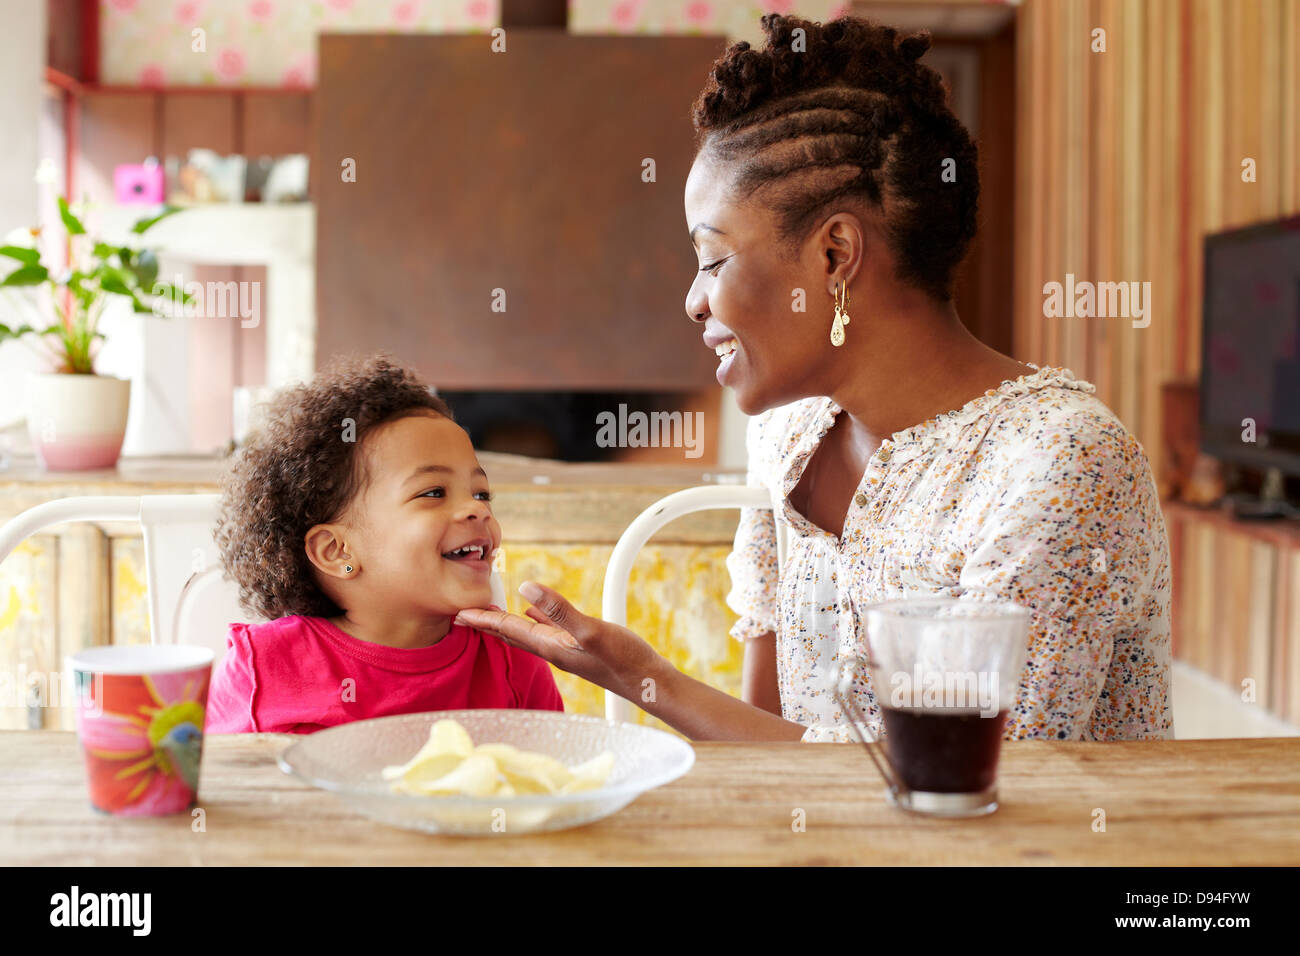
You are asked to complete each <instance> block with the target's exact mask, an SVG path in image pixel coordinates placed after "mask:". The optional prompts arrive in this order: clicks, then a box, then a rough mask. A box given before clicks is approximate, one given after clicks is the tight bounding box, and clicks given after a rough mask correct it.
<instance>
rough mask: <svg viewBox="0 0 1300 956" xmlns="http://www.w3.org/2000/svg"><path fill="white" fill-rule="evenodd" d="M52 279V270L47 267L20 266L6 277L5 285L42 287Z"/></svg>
mask: <svg viewBox="0 0 1300 956" xmlns="http://www.w3.org/2000/svg"><path fill="white" fill-rule="evenodd" d="M49 277H50V270H49V269H47V268H45V266H19V267H18V268H17V269H15V270H14V271H13V272H11V273H9V274H8V275H7V276H5V277H4V281H3V282H0V286H3V285H10V286H12V285H40V284H41V283H42V282H44V281H45V280H46V279H48V278H49Z"/></svg>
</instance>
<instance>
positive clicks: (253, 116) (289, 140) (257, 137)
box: [243, 93, 311, 157]
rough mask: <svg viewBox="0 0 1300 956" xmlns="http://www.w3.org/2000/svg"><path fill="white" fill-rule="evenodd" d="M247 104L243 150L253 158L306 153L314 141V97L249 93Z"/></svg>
mask: <svg viewBox="0 0 1300 956" xmlns="http://www.w3.org/2000/svg"><path fill="white" fill-rule="evenodd" d="M243 99H244V102H243V120H244V123H243V151H244V154H245V155H247V156H249V157H256V156H284V155H286V154H288V153H305V152H307V150H308V148H309V144H310V142H311V129H310V117H311V96H310V94H307V93H248V94H246V95H245V96H244V98H243Z"/></svg>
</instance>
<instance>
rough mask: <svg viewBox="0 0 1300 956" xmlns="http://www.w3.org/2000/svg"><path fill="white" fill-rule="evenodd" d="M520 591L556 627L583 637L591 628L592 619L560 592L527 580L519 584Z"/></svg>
mask: <svg viewBox="0 0 1300 956" xmlns="http://www.w3.org/2000/svg"><path fill="white" fill-rule="evenodd" d="M519 593H520V594H521V595H523V597H524V599H525V600H526V601H528V602H529V603H531V604H532V605H533V607H534V608H536V609H537V610H538V611H540V612H541V613H542V614H543V615H545V616H546V619H547V620H548V621H549V622H550V623H551V624H553V625H554V626H555V627H558V628H562V629H563V630H566V631H568V632H569V633H570V634H573V635H574V636H576V637H583V636H585V635H586V634H587V633H588V632H589V631H590V630H591V625H592V619H591V618H589V617H587V615H585V614H583V613H582V612H581V611H579V610H578V609H577V608H575V607H574V606H573V605H572V604H570V603H569V602H568V600H567V599H566V598H565V597H564V595H562V594H560V592H558V591H554V590H552V589H551V588H548V587H545V586H544V585H541V584H538V583H537V582H536V581H525V582H524V583H523V584H521V585H519Z"/></svg>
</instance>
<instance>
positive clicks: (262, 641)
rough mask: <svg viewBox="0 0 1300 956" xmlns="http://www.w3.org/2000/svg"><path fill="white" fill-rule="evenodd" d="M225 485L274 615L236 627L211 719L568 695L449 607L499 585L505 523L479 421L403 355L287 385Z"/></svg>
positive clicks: (248, 579)
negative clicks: (478, 449) (471, 430)
mask: <svg viewBox="0 0 1300 956" xmlns="http://www.w3.org/2000/svg"><path fill="white" fill-rule="evenodd" d="M222 491H223V494H222V509H221V517H220V519H219V521H218V524H217V532H216V540H217V545H218V547H219V548H220V551H221V557H222V562H223V564H224V565H225V569H226V572H227V574H228V575H229V576H230V577H231V578H233V579H234V580H235V582H236V583H238V585H239V592H240V601H241V603H242V604H243V605H244V606H245V607H246V608H248V609H249V610H251V611H255V612H257V613H259V614H261V615H262V616H263V617H265V618H268V621H267V623H264V624H232V625H230V634H229V637H228V638H227V645H228V648H229V649H228V651H227V652H226V656H225V658H224V660H223V661H222V663H221V665H220V666H219V667H218V669H217V671H216V673H215V674H214V675H213V679H212V685H211V688H210V690H209V694H208V716H207V730H208V731H209V732H210V733H243V732H253V731H273V732H290V733H311V732H312V731H315V730H319V729H321V728H322V727H331V726H333V725H335V724H341V723H346V722H347V721H351V720H362V719H364V718H367V717H380V716H384V715H386V714H406V713H417V712H421V711H432V710H454V709H458V708H490V707H520V708H528V709H534V710H563V709H564V703H563V701H562V700H561V699H560V694H559V691H558V690H557V689H556V686H555V681H554V679H553V678H552V676H551V671H550V667H549V665H547V664H546V662H545V661H543V660H542V659H540V658H538V657H534V656H533V655H532V654H529V653H527V652H525V651H521V650H518V649H515V648H512V647H510V646H508V645H507V644H505V643H504V642H502V641H501V640H500V639H499V638H497V637H494V636H491V635H486V634H483V633H481V632H479V631H477V630H474V629H473V628H470V627H464V626H461V625H455V624H453V623H452V619H453V618H454V617H455V615H456V613H457V612H458V611H460V610H461V609H462V608H467V607H482V606H485V605H486V604H487V603H489V602H490V601H491V588H490V585H489V582H490V577H491V569H492V558H493V555H494V554H495V552H496V550H497V548H498V547H500V545H501V527H500V525H499V524H497V521H496V519H495V518H494V517H493V516H492V506H491V504H490V503H489V502H490V501H491V498H492V495H491V493H490V492H489V491H488V481H487V475H486V474H485V473H484V471H483V469H482V468H481V467H479V463H478V459H477V457H476V456H475V454H474V448H473V446H472V445H471V444H470V441H469V436H468V435H466V434H465V432H464V430H463V429H461V428H460V427H459V426H458V425H457V424H456V423H455V422H454V421H452V417H451V411H450V409H449V408H448V407H447V405H446V404H445V403H444V402H443V401H442V400H441V399H439V398H437V397H436V396H434V395H433V394H432V393H431V392H430V391H429V389H428V388H427V387H426V386H424V385H422V384H421V383H420V382H419V381H418V380H417V379H416V378H415V376H414V375H413V374H411V373H410V372H409V371H407V370H406V369H403V368H400V367H398V366H395V365H392V364H390V363H389V362H388V361H387V360H386V359H383V358H374V359H370V360H369V361H365V362H357V361H351V362H347V363H343V364H338V365H335V366H334V367H333V368H331V369H330V370H328V371H326V372H323V373H322V374H320V375H319V376H318V377H317V378H316V379H315V381H313V382H312V383H311V384H310V385H302V386H298V387H297V388H294V389H293V390H291V391H289V392H288V393H286V394H285V395H283V396H282V397H280V398H279V399H278V400H277V401H276V402H275V403H274V405H273V406H272V407H271V408H270V409H269V411H268V415H267V420H266V424H265V426H264V427H263V429H262V430H261V432H260V433H259V434H258V435H257V436H256V437H255V438H254V440H253V442H252V443H251V444H250V445H249V446H248V447H247V448H246V449H244V451H243V452H242V453H241V454H240V455H239V456H238V457H237V458H236V460H235V462H234V464H233V465H232V467H231V469H230V471H229V473H228V474H227V476H226V479H225V482H224V483H223V489H222Z"/></svg>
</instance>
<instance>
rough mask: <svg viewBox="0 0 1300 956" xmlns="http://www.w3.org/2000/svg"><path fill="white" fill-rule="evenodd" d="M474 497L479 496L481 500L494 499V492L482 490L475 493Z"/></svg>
mask: <svg viewBox="0 0 1300 956" xmlns="http://www.w3.org/2000/svg"><path fill="white" fill-rule="evenodd" d="M474 497H475V498H478V499H479V500H480V501H491V500H492V492H490V491H480V492H477V493H476V494H475V495H474Z"/></svg>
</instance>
